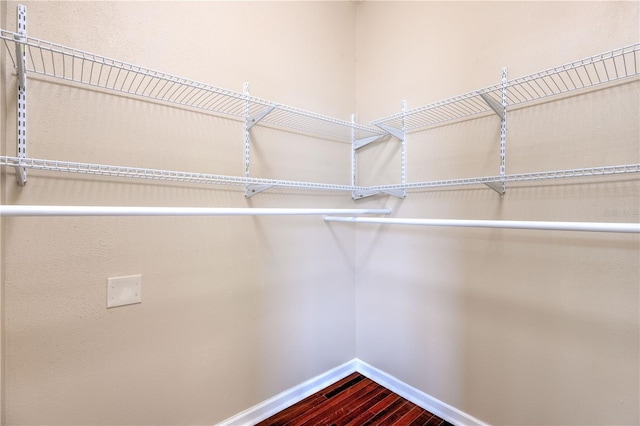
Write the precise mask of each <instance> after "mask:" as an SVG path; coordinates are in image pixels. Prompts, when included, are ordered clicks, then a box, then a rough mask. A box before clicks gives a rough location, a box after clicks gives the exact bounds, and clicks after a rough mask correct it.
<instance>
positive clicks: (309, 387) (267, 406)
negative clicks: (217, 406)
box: [217, 359, 357, 426]
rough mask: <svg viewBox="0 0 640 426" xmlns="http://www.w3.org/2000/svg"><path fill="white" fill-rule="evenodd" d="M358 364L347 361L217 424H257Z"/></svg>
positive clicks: (344, 375)
mask: <svg viewBox="0 0 640 426" xmlns="http://www.w3.org/2000/svg"><path fill="white" fill-rule="evenodd" d="M356 364H357V360H356V359H352V360H351V361H349V362H345V363H344V364H342V365H340V366H338V367H335V368H332V369H331V370H329V371H327V372H325V373H322V374H320V375H318V376H316V377H314V378H312V379H309V380H307V381H306V382H303V383H301V384H299V385H297V386H294V387H292V388H290V389H287V390H286V391H284V392H281V393H279V394H278V395H276V396H274V397H273V398H269V399H268V400H266V401H264V402H261V403H260V404H258V405H254V406H253V407H251V408H249V409H247V410H245V411H243V412H241V413H238V414H236V415H235V416H233V417H230V418H228V419H227V420H224V421H223V422H222V423H218V425H217V426H236V425H237V426H240V425H242V426H246V425H255V424H256V423H259V422H261V421H263V420H265V419H268V418H269V417H271V416H273V415H274V414H276V413H278V412H280V411H282V410H284V409H285V408H287V407H290V406H292V405H293V404H295V403H297V402H300V401H302V400H303V399H305V398H306V397H308V396H309V395H313V394H314V393H316V392H318V391H319V390H321V389H324V388H326V387H327V386H329V385H331V384H333V383H335V382H337V381H338V380H340V379H342V378H344V377H346V376H348V375H349V374H351V373H353V372H355V371H356Z"/></svg>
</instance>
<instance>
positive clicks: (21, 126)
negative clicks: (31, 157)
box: [15, 4, 27, 186]
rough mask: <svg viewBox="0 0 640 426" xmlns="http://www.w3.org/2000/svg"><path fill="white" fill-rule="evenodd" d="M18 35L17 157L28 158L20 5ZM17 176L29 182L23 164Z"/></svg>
mask: <svg viewBox="0 0 640 426" xmlns="http://www.w3.org/2000/svg"><path fill="white" fill-rule="evenodd" d="M17 27H18V37H16V63H17V68H18V90H17V96H18V99H17V136H16V138H17V140H16V150H17V154H18V155H17V157H18V158H19V159H20V160H22V159H25V158H27V52H26V49H25V47H24V44H23V43H24V42H26V41H27V8H26V6H24V5H21V4H19V5H18V13H17ZM15 169H16V177H17V180H18V185H20V186H24V185H25V184H26V183H27V169H26V168H25V167H23V166H20V165H18V166H16V168H15Z"/></svg>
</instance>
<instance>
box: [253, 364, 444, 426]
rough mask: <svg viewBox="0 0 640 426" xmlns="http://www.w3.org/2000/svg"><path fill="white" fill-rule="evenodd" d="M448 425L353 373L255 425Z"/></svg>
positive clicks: (371, 381)
mask: <svg viewBox="0 0 640 426" xmlns="http://www.w3.org/2000/svg"><path fill="white" fill-rule="evenodd" d="M285 425H286V426H316V425H327V426H346V425H349V426H356V425H357V426H360V425H394V426H426V425H428V426H451V424H450V423H449V422H446V421H444V420H442V419H441V418H439V417H436V416H434V415H433V414H431V413H429V412H428V411H426V410H424V409H422V408H420V407H418V406H417V405H415V404H413V403H411V402H409V401H407V400H406V399H404V398H402V397H400V396H398V395H396V394H395V393H393V392H391V391H390V390H389V389H387V388H385V387H383V386H381V385H379V384H378V383H376V382H374V381H373V380H371V379H368V378H367V377H365V376H363V375H361V374H360V373H353V374H351V375H350V376H347V377H345V378H344V379H342V380H339V381H338V382H336V383H334V384H333V385H331V386H329V387H327V388H325V389H323V390H321V391H320V392H317V393H315V394H313V395H311V396H309V397H307V398H305V399H303V400H302V401H300V402H299V403H297V404H295V405H293V406H291V407H289V408H287V409H286V410H284V411H281V412H279V413H277V414H275V415H273V416H272V417H270V418H268V419H267V420H264V421H263V422H260V423H258V426H285Z"/></svg>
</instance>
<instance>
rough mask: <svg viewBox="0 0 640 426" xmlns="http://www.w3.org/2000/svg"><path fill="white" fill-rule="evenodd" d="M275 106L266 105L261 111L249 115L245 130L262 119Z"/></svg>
mask: <svg viewBox="0 0 640 426" xmlns="http://www.w3.org/2000/svg"><path fill="white" fill-rule="evenodd" d="M275 108H276V107H274V106H270V107H267V108H265V109H263V110H262V111H258V112H256V113H255V114H253V115H252V116H251V117H249V120H248V123H247V130H249V129H251V128H252V127H253V126H255V125H256V124H258V123H259V122H260V121H262V119H263V118H265V117H266V116H267V115H269V113H270V112H271V111H273V110H274V109H275Z"/></svg>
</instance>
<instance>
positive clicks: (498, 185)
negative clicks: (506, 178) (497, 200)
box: [485, 182, 505, 195]
mask: <svg viewBox="0 0 640 426" xmlns="http://www.w3.org/2000/svg"><path fill="white" fill-rule="evenodd" d="M485 185H487V186H488V187H489V188H491V189H493V190H494V191H496V192H497V193H498V194H500V195H503V194H504V186H505V185H504V182H485Z"/></svg>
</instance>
